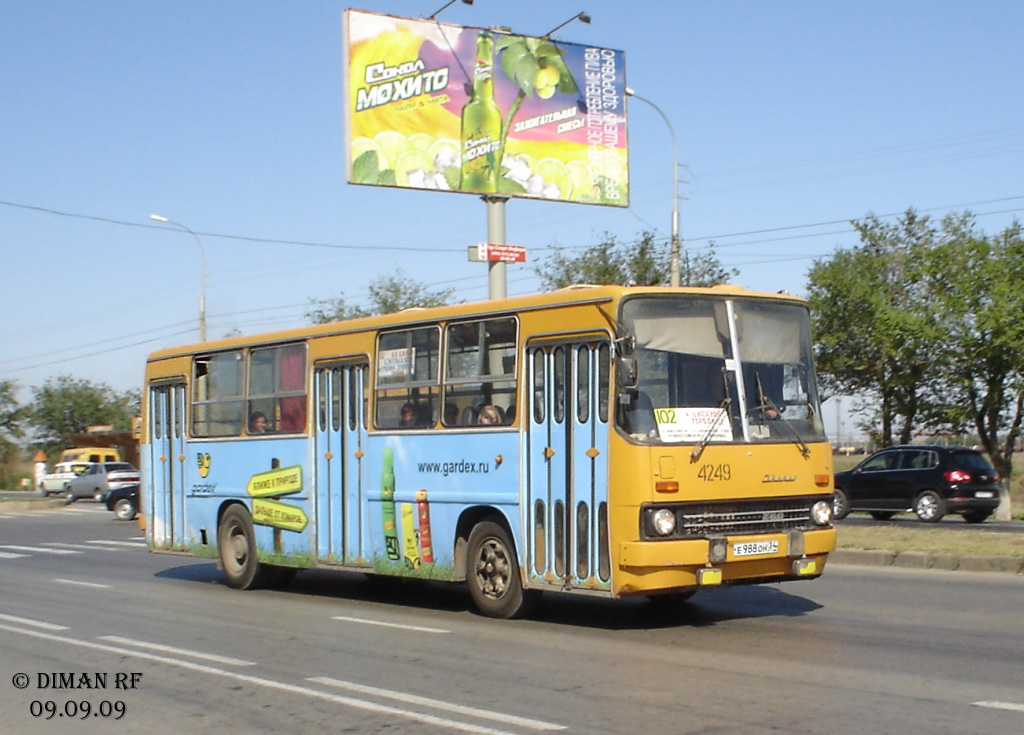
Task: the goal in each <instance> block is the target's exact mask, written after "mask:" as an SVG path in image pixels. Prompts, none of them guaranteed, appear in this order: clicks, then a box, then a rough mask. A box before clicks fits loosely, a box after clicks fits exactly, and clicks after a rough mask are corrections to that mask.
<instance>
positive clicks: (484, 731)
mask: <svg viewBox="0 0 1024 735" xmlns="http://www.w3.org/2000/svg"><path fill="white" fill-rule="evenodd" d="M25 622H28V621H25ZM0 630H5V631H8V632H10V633H17V634H19V635H25V636H29V637H31V638H42V639H43V640H48V641H54V642H56V643H63V644H65V645H68V646H78V647H80V648H90V649H93V650H97V651H103V652H105V653H115V654H120V655H124V656H135V657H136V658H141V659H146V660H149V661H155V662H157V663H162V664H167V665H169V666H178V667H180V668H182V669H188V670H189V671H195V672H199V673H203V674H212V675H214V676H220V677H223V678H225V679H233V680H235V681H240V682H243V683H245V684H252V685H254V686H262V687H266V688H268V689H276V690H278V691H282V692H287V693H289V694H301V695H303V696H307V697H312V698H315V699H322V700H324V701H327V702H333V703H335V704H341V705H345V706H348V707H351V708H353V709H360V710H364V711H366V712H373V713H374V714H383V715H393V716H395V717H401V718H405V719H408V720H413V721H415V722H422V723H425V724H427V725H434V726H436V727H443V728H448V729H451V730H460V731H462V732H469V733H476V735H515V734H514V733H511V732H508V731H505V730H495V729H494V728H491V727H482V726H480V725H473V724H470V723H468V722H459V721H458V720H449V719H447V718H445V717H437V716H435V715H427V714H423V713H422V712H413V711H411V710H404V709H399V708H398V707H390V706H388V705H384V704H377V703H375V702H368V701H366V700H364V699H354V698H352V697H345V696H341V695H339V694H331V693H330V692H323V691H320V690H318V689H311V688H309V687H304V686H299V685H297V684H286V683H285V682H282V681H274V680H273V679H264V678H262V677H259V676H250V675H248V674H242V673H239V672H237V671H227V670H225V669H218V668H214V667H213V666H207V665H205V664H197V663H194V662H192V661H183V660H181V659H176V658H168V657H167V656H160V655H157V654H155V653H146V652H145V651H138V650H135V649H132V648H121V647H119V646H112V645H106V644H103V643H93V642H92V641H82V640H78V639H76V638H68V637H67V636H62V635H54V634H52V633H44V632H42V631H37V630H25V629H23V628H14V627H11V626H9V625H3V624H0ZM563 729H564V728H563Z"/></svg>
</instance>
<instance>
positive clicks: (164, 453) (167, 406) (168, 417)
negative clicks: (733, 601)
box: [143, 382, 188, 548]
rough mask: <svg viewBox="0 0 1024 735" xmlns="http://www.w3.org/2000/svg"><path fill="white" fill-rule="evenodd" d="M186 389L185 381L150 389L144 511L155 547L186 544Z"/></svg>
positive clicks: (163, 384) (175, 546)
mask: <svg viewBox="0 0 1024 735" xmlns="http://www.w3.org/2000/svg"><path fill="white" fill-rule="evenodd" d="M185 391H186V386H185V383H184V382H180V383H162V384H160V385H153V386H150V389H149V406H150V410H149V427H148V429H149V438H150V442H149V451H148V453H147V455H146V456H145V457H144V460H145V461H146V463H147V465H148V468H147V470H148V475H147V478H148V481H149V483H148V484H149V493H148V497H146V498H145V500H144V502H145V507H144V509H143V512H144V513H145V514H146V515H148V516H149V518H150V519H151V521H152V522H151V523H150V524H149V526H148V528H151V529H152V530H150V531H149V533H151V534H152V543H153V545H154V546H156V547H163V548H184V547H185V488H186V487H187V486H188V475H187V473H186V471H185V469H186V467H187V466H188V463H187V461H186V456H185Z"/></svg>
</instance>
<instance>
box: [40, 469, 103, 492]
mask: <svg viewBox="0 0 1024 735" xmlns="http://www.w3.org/2000/svg"><path fill="white" fill-rule="evenodd" d="M90 467H92V464H91V463H90V462H58V463H57V464H55V465H54V466H53V472H48V473H47V474H45V475H43V479H42V480H41V481H40V482H39V494H40V495H43V496H46V495H49V494H50V493H63V492H64V491H65V490H67V489H68V481H69V480H71V479H72V478H74V477H77V476H78V475H80V474H82V473H83V472H88V471H89V468H90Z"/></svg>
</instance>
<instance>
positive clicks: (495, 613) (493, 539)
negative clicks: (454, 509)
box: [466, 521, 539, 619]
mask: <svg viewBox="0 0 1024 735" xmlns="http://www.w3.org/2000/svg"><path fill="white" fill-rule="evenodd" d="M466 581H467V583H468V584H469V594H470V596H471V597H472V598H473V603H474V604H475V605H476V607H477V609H478V610H479V611H480V612H481V613H483V614H484V615H486V616H488V617H491V618H505V619H509V618H518V617H521V616H522V615H525V614H526V613H528V612H530V610H532V609H533V607H534V606H535V605H536V602H537V599H538V597H539V594H538V593H537V592H536V591H533V590H529V591H528V590H524V589H523V584H522V580H521V578H520V576H519V562H517V561H516V555H515V547H514V546H513V545H512V541H511V539H510V538H509V535H508V533H507V532H506V531H505V529H504V528H503V527H502V526H501V525H500V524H498V523H495V522H494V521H483V522H481V523H478V524H477V525H476V526H474V527H473V531H472V532H471V533H470V534H469V543H468V544H467V550H466Z"/></svg>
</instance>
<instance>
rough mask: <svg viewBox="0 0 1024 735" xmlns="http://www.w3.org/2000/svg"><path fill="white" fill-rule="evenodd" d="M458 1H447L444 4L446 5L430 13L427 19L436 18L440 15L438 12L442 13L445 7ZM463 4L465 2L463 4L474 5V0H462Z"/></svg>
mask: <svg viewBox="0 0 1024 735" xmlns="http://www.w3.org/2000/svg"><path fill="white" fill-rule="evenodd" d="M457 1H458V0H450V2H447V3H445V4H444V5H442V6H441V7H440V8H438V9H437V10H435V11H434V12H433V13H431V14H430V15H428V16H427V20H433V19H434V18H436V17H437V15H438V14H439V13H440V12H441V11H442V10H444V9H445V8H447V7H448V6H449V5H454V4H455V3H456V2H457ZM462 4H463V5H472V4H473V0H462Z"/></svg>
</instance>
